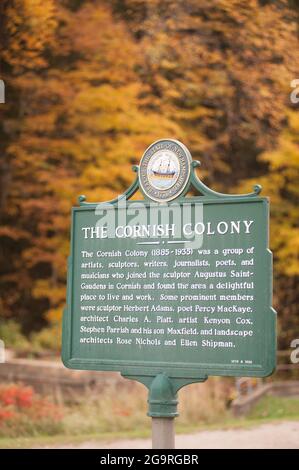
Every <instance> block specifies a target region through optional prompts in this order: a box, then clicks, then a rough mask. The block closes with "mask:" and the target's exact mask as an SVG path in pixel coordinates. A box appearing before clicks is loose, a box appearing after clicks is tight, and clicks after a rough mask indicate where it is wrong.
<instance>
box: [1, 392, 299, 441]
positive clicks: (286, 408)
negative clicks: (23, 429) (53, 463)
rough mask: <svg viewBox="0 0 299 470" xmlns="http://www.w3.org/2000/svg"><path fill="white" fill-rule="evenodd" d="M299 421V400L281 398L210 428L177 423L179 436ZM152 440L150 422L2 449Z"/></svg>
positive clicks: (41, 438)
mask: <svg viewBox="0 0 299 470" xmlns="http://www.w3.org/2000/svg"><path fill="white" fill-rule="evenodd" d="M294 420H299V398H293V397H288V398H279V397H264V398H263V399H262V400H261V401H260V402H259V403H258V404H257V405H256V406H255V407H254V409H253V410H252V411H251V413H250V414H249V415H248V416H246V417H242V418H234V417H232V416H231V415H230V414H229V413H228V414H227V416H225V417H221V418H220V419H219V421H216V422H213V423H209V424H203V423H201V424H198V425H191V426H188V425H186V424H182V423H180V421H179V419H178V420H177V422H176V432H177V433H178V434H188V433H194V432H198V431H213V430H216V429H217V430H219V429H237V428H243V429H244V428H246V429H248V428H252V427H255V426H258V425H261V424H267V423H273V424H275V423H280V422H282V421H294ZM148 437H150V420H148V426H147V427H144V428H142V429H138V430H135V431H130V430H126V431H121V432H116V431H112V432H100V433H85V434H76V435H71V434H69V435H65V434H62V435H55V436H36V437H28V438H27V437H26V438H25V437H17V438H1V439H0V449H11V448H19V449H24V448H40V447H51V448H55V447H56V446H58V445H59V446H67V445H70V444H72V445H74V444H80V443H82V442H84V441H99V442H102V443H104V442H111V441H115V440H118V439H136V438H148Z"/></svg>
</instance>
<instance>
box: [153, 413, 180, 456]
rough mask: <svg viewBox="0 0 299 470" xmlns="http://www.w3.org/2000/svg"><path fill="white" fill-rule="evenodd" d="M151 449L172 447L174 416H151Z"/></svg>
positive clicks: (173, 444)
mask: <svg viewBox="0 0 299 470" xmlns="http://www.w3.org/2000/svg"><path fill="white" fill-rule="evenodd" d="M152 443H153V449H174V448H175V439H174V418H152Z"/></svg>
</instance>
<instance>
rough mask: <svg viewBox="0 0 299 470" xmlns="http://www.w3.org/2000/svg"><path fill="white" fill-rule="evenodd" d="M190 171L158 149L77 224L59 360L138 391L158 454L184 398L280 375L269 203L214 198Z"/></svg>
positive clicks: (163, 145)
mask: <svg viewBox="0 0 299 470" xmlns="http://www.w3.org/2000/svg"><path fill="white" fill-rule="evenodd" d="M197 166H199V163H198V162H196V161H192V158H191V155H190V153H189V151H188V149H187V148H186V147H185V146H184V145H183V144H181V143H180V142H178V141H175V140H170V139H164V140H160V141H157V142H155V143H154V144H152V145H151V146H150V147H149V148H148V149H147V150H146V151H145V153H144V155H143V157H142V159H141V162H140V166H139V167H134V170H135V171H136V172H137V177H136V180H135V182H134V183H133V184H132V186H131V187H130V188H129V189H128V190H127V191H126V192H125V193H124V194H123V195H121V196H119V197H118V198H116V199H115V200H113V201H110V202H106V203H88V202H86V198H85V197H84V196H81V197H80V198H79V202H80V206H79V207H75V208H73V214H72V229H71V255H70V258H69V264H68V290H67V307H66V309H65V312H64V318H63V348H62V359H63V362H64V364H65V365H66V367H69V368H73V369H86V370H111V371H119V372H121V374H122V375H123V376H124V377H126V378H128V379H133V380H137V381H139V382H141V383H143V384H144V385H145V386H146V387H147V388H148V390H149V398H148V404H149V411H148V415H149V416H150V417H152V429H153V446H154V448H173V447H174V418H175V417H176V416H177V415H178V413H177V392H178V391H179V389H180V388H182V387H183V386H185V385H188V384H191V383H196V382H203V381H205V380H206V379H207V378H208V376H209V375H220V376H237V377H238V376H255V377H264V376H267V375H270V374H271V373H272V371H273V369H274V367H275V350H276V334H275V325H276V313H275V311H274V310H273V308H272V307H271V299H272V254H271V252H270V251H269V248H268V219H269V202H268V199H267V198H264V197H260V196H259V193H260V191H261V188H260V186H255V187H254V191H253V192H252V193H250V194H245V195H227V194H221V193H217V192H215V191H213V190H211V189H210V188H208V187H207V186H206V185H204V183H203V182H202V181H201V180H200V179H198V177H197V175H196V172H195V168H196V167H197ZM192 187H193V189H195V190H196V191H197V192H198V193H199V196H194V197H187V196H186V195H187V193H188V191H189V190H190V188H192ZM138 189H140V190H141V191H142V193H143V195H144V200H142V201H134V200H130V198H131V197H132V196H133V195H134V194H135V193H136V191H137V190H138Z"/></svg>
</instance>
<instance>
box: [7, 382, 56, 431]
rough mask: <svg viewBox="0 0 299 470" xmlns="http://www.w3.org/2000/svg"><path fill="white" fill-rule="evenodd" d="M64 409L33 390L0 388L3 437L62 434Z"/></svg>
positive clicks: (11, 386) (16, 386)
mask: <svg viewBox="0 0 299 470" xmlns="http://www.w3.org/2000/svg"><path fill="white" fill-rule="evenodd" d="M62 419H63V412H62V408H61V407H59V406H57V405H55V404H54V403H52V402H50V401H49V400H48V399H47V398H43V397H40V396H39V395H37V394H36V393H35V392H34V390H33V389H32V388H31V387H25V386H23V385H17V384H10V385H0V436H2V437H17V436H18V437H19V436H32V435H37V434H45V435H52V434H57V433H59V432H62V430H63V426H62Z"/></svg>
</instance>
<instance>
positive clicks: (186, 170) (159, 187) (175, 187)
mask: <svg viewBox="0 0 299 470" xmlns="http://www.w3.org/2000/svg"><path fill="white" fill-rule="evenodd" d="M191 161H192V158H191V154H190V152H189V150H188V149H187V147H185V145H184V144H182V143H181V142H179V141H177V140H172V139H161V140H158V141H156V142H154V143H153V144H152V145H150V146H149V147H148V148H147V149H146V151H145V152H144V154H143V156H142V158H141V161H140V167H139V181H140V186H141V189H142V191H143V193H144V194H145V196H147V197H148V198H150V199H152V200H153V201H156V202H168V201H171V200H173V199H175V198H176V197H178V196H179V195H180V194H182V192H183V191H184V189H185V187H186V185H187V183H188V180H189V177H190V167H191Z"/></svg>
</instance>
